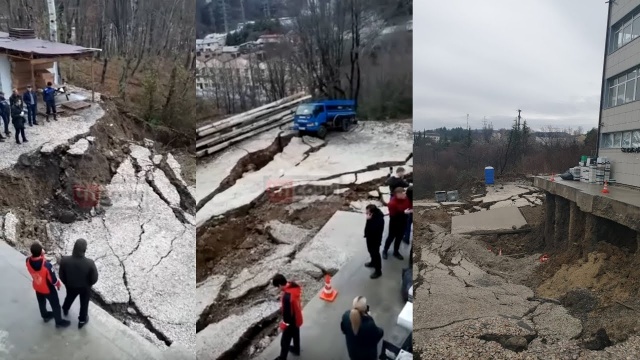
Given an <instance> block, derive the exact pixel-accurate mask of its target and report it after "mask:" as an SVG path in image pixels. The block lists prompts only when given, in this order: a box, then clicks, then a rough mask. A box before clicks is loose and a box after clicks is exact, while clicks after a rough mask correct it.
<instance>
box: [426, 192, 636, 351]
mask: <svg viewBox="0 0 640 360" xmlns="http://www.w3.org/2000/svg"><path fill="white" fill-rule="evenodd" d="M524 183H526V182H524ZM529 185H531V183H529ZM461 193H464V194H465V195H464V197H463V200H464V201H466V202H470V201H471V200H472V199H473V198H474V197H475V196H474V195H475V194H482V193H483V190H482V187H481V186H477V184H474V185H473V189H471V188H470V189H466V191H464V192H461ZM462 208H469V205H465V206H462ZM474 211H477V210H476V209H472V210H471V212H474ZM520 211H521V212H522V214H523V216H524V217H525V219H526V220H527V222H528V224H529V225H528V226H529V227H530V228H531V231H530V232H528V233H525V234H506V235H491V236H467V237H461V238H460V240H458V241H456V245H454V247H453V248H452V250H450V251H449V255H448V256H447V255H445V257H444V258H443V260H442V261H444V262H445V263H448V262H450V261H451V259H452V258H453V257H455V255H456V254H458V253H463V254H464V256H465V257H466V258H467V259H468V260H469V261H471V262H472V263H473V264H475V265H477V266H478V267H479V268H480V269H482V270H483V271H485V272H487V273H488V274H490V275H494V276H498V277H500V278H502V279H505V280H507V281H508V282H509V283H512V284H518V285H524V286H526V287H528V288H530V289H531V290H532V291H533V295H534V296H533V298H535V299H545V300H543V301H548V302H552V303H556V304H559V305H562V306H563V307H564V308H565V309H566V310H567V311H568V313H569V314H570V315H572V316H573V317H574V318H576V319H578V320H579V321H580V323H581V326H582V330H581V331H580V332H579V334H576V336H575V337H574V338H573V339H571V341H572V344H574V345H572V346H573V347H574V348H573V349H572V350H567V351H564V352H562V354H563V356H568V357H567V358H576V359H577V358H591V357H592V356H596V355H595V353H593V352H589V351H588V350H589V349H591V350H602V349H603V348H605V347H606V346H607V345H611V344H616V343H622V344H621V345H618V346H622V348H623V349H625V350H621V351H623V352H624V353H625V354H627V353H628V354H635V355H639V354H640V353H638V352H636V349H638V348H637V346H636V345H634V344H637V341H636V340H635V339H636V338H637V337H636V336H635V335H637V334H638V331H639V330H640V326H639V324H638V311H640V297H639V296H638V295H640V270H639V269H640V268H639V265H640V264H639V262H640V257H638V256H637V254H635V253H633V252H631V251H630V250H629V249H624V248H619V247H617V246H615V245H612V244H610V243H608V242H605V241H600V242H599V243H598V247H597V249H596V250H595V251H593V252H591V253H585V252H583V251H582V249H579V248H578V247H579V245H578V244H572V245H571V246H568V247H565V248H561V249H559V248H553V247H549V246H545V243H544V239H543V228H544V205H538V206H525V207H521V208H520ZM417 212H418V213H420V214H421V215H420V216H419V217H416V219H415V220H414V221H415V230H414V235H415V237H416V239H433V232H432V230H431V228H430V226H431V225H432V224H436V225H439V226H442V228H443V229H444V230H445V231H450V219H451V209H450V208H449V209H447V208H445V207H441V208H438V209H425V210H417ZM567 216H568V214H567ZM620 235H621V236H624V235H623V234H620ZM603 240H604V239H603ZM427 241H433V240H427ZM415 244H416V246H417V247H421V246H422V247H424V246H425V243H422V245H421V241H420V240H417V241H416V242H415ZM498 249H501V250H502V257H499V256H496V254H495V253H496V252H497V251H498ZM415 254H417V255H416V257H417V258H416V259H415V262H416V263H418V264H420V263H421V262H423V260H424V259H420V254H421V251H416V252H415ZM542 254H547V255H548V256H549V259H550V260H549V261H546V262H540V260H539V258H540V256H541V255H542ZM416 273H417V272H416ZM423 282H424V279H422V278H421V276H418V277H417V278H416V288H418V287H420V286H424V285H423ZM425 320H426V319H425ZM419 322H420V320H418V319H416V323H419ZM603 329H604V332H603ZM605 334H606V335H605ZM603 338H608V339H610V340H611V343H610V344H609V343H607V342H606V341H604V340H602V339H603ZM630 338H631V339H632V341H629V342H628V344H625V343H623V342H625V340H628V339H630ZM599 339H600V340H599ZM502 340H505V339H502ZM531 340H533V339H528V341H529V342H531ZM566 340H570V339H566ZM502 343H504V341H502ZM502 347H503V348H504V347H505V346H504V344H502ZM627 347H631V349H628V348H627ZM611 349H614V348H611ZM503 350H504V349H503ZM509 351H510V350H508V351H507V352H509ZM519 351H521V350H519ZM545 351H547V350H544V349H543V350H542V351H541V352H534V353H531V354H529V355H530V356H533V357H522V358H543V357H540V356H542V354H545ZM548 351H549V352H548V353H547V356H554V355H552V354H556V352H555V350H548ZM611 351H614V350H611ZM616 351H617V350H616ZM498 353H501V352H499V351H498V352H496V354H498ZM501 354H502V353H501ZM585 356H586V357H585ZM598 356H600V355H598ZM602 356H605V357H604V358H610V357H607V356H611V354H609V353H606V352H605V353H603V354H602ZM500 358H502V355H501V356H500ZM505 358H511V357H505ZM514 358H515V357H514ZM518 358H520V357H518ZM563 358H564V357H563ZM611 358H617V357H615V356H614V357H611ZM634 358H637V357H634Z"/></svg>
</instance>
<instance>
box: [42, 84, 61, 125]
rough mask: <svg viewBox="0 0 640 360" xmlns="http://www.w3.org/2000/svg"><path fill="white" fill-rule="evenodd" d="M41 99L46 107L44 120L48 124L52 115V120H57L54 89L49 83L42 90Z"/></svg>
mask: <svg viewBox="0 0 640 360" xmlns="http://www.w3.org/2000/svg"><path fill="white" fill-rule="evenodd" d="M42 98H43V99H44V103H45V104H46V107H47V117H46V118H45V119H46V120H47V122H49V115H51V114H53V120H56V121H57V120H58V116H57V114H56V89H54V88H53V84H51V81H49V82H48V83H47V87H46V88H44V90H42Z"/></svg>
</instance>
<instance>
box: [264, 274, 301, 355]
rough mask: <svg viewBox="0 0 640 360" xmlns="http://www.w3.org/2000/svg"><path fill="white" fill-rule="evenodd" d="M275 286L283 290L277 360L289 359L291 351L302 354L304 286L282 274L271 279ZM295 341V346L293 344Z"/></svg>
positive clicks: (294, 353)
mask: <svg viewBox="0 0 640 360" xmlns="http://www.w3.org/2000/svg"><path fill="white" fill-rule="evenodd" d="M271 282H272V283H273V286H275V287H277V288H278V289H280V290H281V291H282V297H281V299H280V301H281V311H282V321H281V322H280V331H282V337H281V339H280V356H279V357H278V358H277V360H287V356H288V355H289V353H292V354H293V355H296V356H300V327H301V326H302V304H301V298H302V288H301V287H300V285H298V284H296V283H295V282H293V281H287V279H286V278H285V277H284V275H282V274H276V275H275V276H274V277H273V279H272V280H271ZM291 342H293V346H291Z"/></svg>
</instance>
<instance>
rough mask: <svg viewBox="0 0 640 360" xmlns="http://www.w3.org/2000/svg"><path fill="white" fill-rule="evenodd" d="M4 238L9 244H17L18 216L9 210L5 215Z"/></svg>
mask: <svg viewBox="0 0 640 360" xmlns="http://www.w3.org/2000/svg"><path fill="white" fill-rule="evenodd" d="M3 230H4V240H5V241H6V242H7V243H8V244H9V245H15V244H16V242H17V240H18V217H17V216H16V215H15V214H14V213H12V212H8V213H7V214H6V215H5V216H4V226H3Z"/></svg>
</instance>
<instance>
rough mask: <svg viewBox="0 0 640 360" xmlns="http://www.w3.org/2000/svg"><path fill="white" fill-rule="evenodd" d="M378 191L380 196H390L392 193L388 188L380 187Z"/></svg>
mask: <svg viewBox="0 0 640 360" xmlns="http://www.w3.org/2000/svg"><path fill="white" fill-rule="evenodd" d="M378 191H379V192H380V194H390V193H391V191H390V190H389V187H388V186H380V187H379V188H378Z"/></svg>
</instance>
